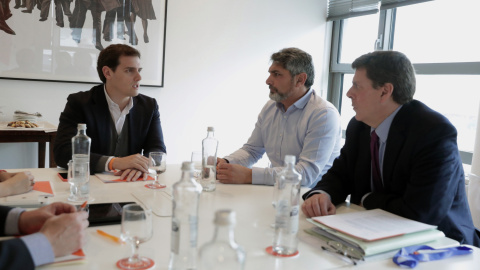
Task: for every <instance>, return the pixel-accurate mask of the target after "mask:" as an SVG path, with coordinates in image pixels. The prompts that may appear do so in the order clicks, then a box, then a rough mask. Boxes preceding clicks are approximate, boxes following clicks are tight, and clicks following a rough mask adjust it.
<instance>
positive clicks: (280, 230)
mask: <svg viewBox="0 0 480 270" xmlns="http://www.w3.org/2000/svg"><path fill="white" fill-rule="evenodd" d="M301 180H302V175H301V174H299V173H298V172H297V171H296V170H295V156H290V155H287V156H285V168H284V169H283V171H282V172H280V173H279V174H277V189H278V190H277V194H276V196H277V203H276V205H275V210H276V213H275V236H274V239H273V245H272V249H273V252H274V253H277V254H280V255H292V254H295V253H296V252H297V246H298V239H297V232H298V214H299V211H300V182H301Z"/></svg>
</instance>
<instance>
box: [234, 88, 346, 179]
mask: <svg viewBox="0 0 480 270" xmlns="http://www.w3.org/2000/svg"><path fill="white" fill-rule="evenodd" d="M341 135H342V129H341V125H340V115H339V114H338V111H337V109H336V108H335V107H334V106H333V105H332V104H331V103H329V102H328V101H325V100H324V99H322V98H321V97H319V96H317V95H316V94H315V91H314V90H313V89H310V90H309V91H308V92H307V93H306V94H305V95H304V96H303V97H301V98H300V99H299V100H297V101H296V102H295V103H294V104H293V105H292V106H290V107H289V108H288V110H287V111H285V110H284V107H283V104H282V103H279V102H275V101H272V100H270V101H268V102H267V104H265V106H264V107H263V109H262V111H261V112H260V114H259V115H258V120H257V123H256V124H255V129H254V130H253V132H252V135H251V136H250V138H249V139H248V141H247V143H246V144H244V145H243V147H242V148H240V149H239V150H237V151H235V152H234V153H232V154H230V155H229V156H226V157H225V158H226V159H227V160H228V161H229V162H230V163H232V164H240V165H242V166H245V167H248V168H252V166H253V164H255V163H256V162H257V161H258V160H259V159H261V158H262V156H263V154H264V153H265V152H266V153H267V156H268V158H269V160H270V163H271V167H272V168H258V167H253V168H252V184H257V185H273V183H274V172H276V173H278V172H280V171H281V170H282V169H283V168H282V167H283V166H284V164H283V160H284V158H285V155H294V156H295V157H296V161H297V163H296V165H295V169H296V170H297V171H298V172H299V173H300V174H301V175H302V186H306V187H313V186H315V184H316V183H317V182H318V181H319V180H320V179H321V178H322V176H323V174H325V173H326V172H327V170H328V169H329V168H330V167H331V166H332V163H333V160H334V159H335V158H336V157H338V155H339V154H340V148H341V141H340V140H341Z"/></svg>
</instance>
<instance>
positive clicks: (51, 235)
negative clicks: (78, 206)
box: [40, 211, 88, 257]
mask: <svg viewBox="0 0 480 270" xmlns="http://www.w3.org/2000/svg"><path fill="white" fill-rule="evenodd" d="M87 218H88V213H87V212H85V211H79V212H75V213H70V214H62V215H59V216H54V217H52V218H49V219H48V220H47V221H46V222H45V224H44V225H43V227H42V229H41V230H40V232H41V233H43V234H44V235H45V237H47V239H48V241H49V242H50V244H51V245H52V248H53V253H54V254H55V257H60V256H65V255H68V254H72V253H73V252H75V251H77V250H79V249H80V248H82V247H83V245H85V243H86V241H87V239H86V233H85V229H86V228H87V227H88V220H87Z"/></svg>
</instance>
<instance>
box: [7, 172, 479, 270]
mask: <svg viewBox="0 0 480 270" xmlns="http://www.w3.org/2000/svg"><path fill="white" fill-rule="evenodd" d="M25 170H29V171H31V172H32V174H33V175H34V176H35V180H36V181H50V182H51V183H52V187H53V190H54V193H55V196H54V197H52V198H49V201H48V202H49V203H51V202H54V201H62V202H67V197H68V195H69V184H68V183H66V182H62V181H61V180H60V179H59V177H58V176H57V173H58V172H59V171H60V170H59V169H19V170H8V171H9V172H13V171H25ZM180 175H181V171H180V165H168V166H167V171H166V172H165V173H164V174H162V175H161V176H160V178H161V181H163V182H165V183H166V184H167V188H171V187H172V185H173V184H174V183H175V182H177V181H178V180H179V179H180ZM144 185H145V182H143V181H138V182H129V183H108V184H106V183H103V182H102V181H101V180H99V179H98V178H97V177H94V176H91V177H90V194H91V196H92V197H93V198H94V201H93V202H92V203H103V202H128V201H138V200H136V199H135V197H134V196H133V195H132V193H138V192H142V193H144V195H145V196H151V197H152V198H153V197H155V196H158V195H159V193H158V192H164V191H162V190H150V189H147V188H145V187H144ZM305 191H307V189H303V190H302V193H304V192H305ZM271 200H272V187H271V186H256V185H224V184H221V183H217V189H216V191H214V192H203V193H202V194H201V195H200V206H199V223H198V226H199V227H198V247H201V246H202V245H203V244H204V243H206V242H208V241H210V240H211V239H212V237H213V233H214V225H213V218H214V214H215V211H216V210H218V209H232V210H234V211H235V212H236V214H237V225H236V227H235V239H236V241H237V243H238V244H239V245H241V246H242V247H243V248H244V249H245V251H246V253H247V256H246V264H245V269H246V270H247V269H248V270H249V269H279V270H280V269H295V270H297V269H338V268H350V267H352V268H353V267H355V268H356V269H400V268H399V267H398V266H396V265H395V264H394V263H393V262H392V260H391V259H384V260H376V261H369V262H361V263H360V264H359V265H357V266H352V265H351V264H350V263H348V262H346V261H343V260H341V259H340V258H339V256H337V255H334V254H331V253H329V252H326V251H323V250H322V249H321V244H322V241H321V240H320V239H318V238H316V237H314V236H311V235H309V234H307V233H305V232H304V231H303V230H304V229H307V228H310V227H312V225H311V224H310V223H308V222H307V221H306V217H305V215H303V213H301V214H300V223H299V233H298V238H299V245H298V249H299V251H300V253H299V255H297V256H295V257H291V258H279V257H274V256H272V255H269V254H267V253H266V252H265V248H266V247H267V246H270V245H271V243H272V240H273V235H274V230H273V229H272V228H271V227H270V224H271V223H272V222H273V221H274V209H273V207H272V204H271ZM1 203H2V200H1V199H0V204H1ZM353 208H355V207H353ZM339 210H340V212H345V211H350V209H349V208H346V207H341V208H340V209H339ZM153 222H154V225H153V226H154V234H153V237H152V239H150V240H149V241H148V242H146V243H143V244H141V245H140V249H139V253H140V255H143V256H147V257H150V258H152V259H153V260H154V261H155V263H156V265H155V268H154V269H168V262H169V257H170V230H171V217H158V216H156V215H154V219H153ZM97 229H102V230H104V231H106V232H107V233H110V234H112V235H115V236H120V225H108V226H101V227H89V228H88V229H87V237H88V241H87V244H86V245H85V246H84V247H83V251H84V253H85V254H86V259H85V260H84V261H82V262H73V263H70V264H52V265H46V266H42V267H40V268H39V269H58V270H60V269H65V270H73V269H89V270H96V269H99V270H100V269H101V270H103V269H117V268H116V266H115V263H116V262H117V261H118V260H119V259H121V258H123V257H127V256H128V255H129V254H130V246H129V245H127V244H117V243H115V242H113V241H111V240H110V239H108V238H105V237H102V236H100V235H99V234H97V233H96V230H97ZM479 267H480V249H478V248H474V254H472V255H468V256H459V257H453V258H449V259H445V260H441V261H436V262H428V263H420V265H419V266H417V268H416V269H419V270H423V269H425V270H429V269H431V270H433V269H434V270H440V269H462V270H463V269H479Z"/></svg>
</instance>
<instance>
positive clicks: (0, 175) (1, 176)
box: [0, 172, 18, 182]
mask: <svg viewBox="0 0 480 270" xmlns="http://www.w3.org/2000/svg"><path fill="white" fill-rule="evenodd" d="M15 174H18V173H9V172H0V182H3V181H5V180H7V179H10V178H12V177H13V176H15Z"/></svg>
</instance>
